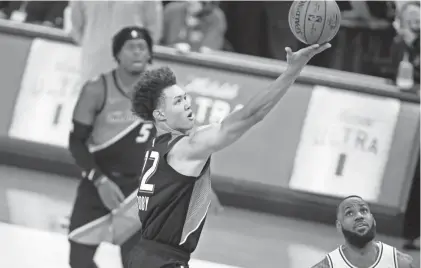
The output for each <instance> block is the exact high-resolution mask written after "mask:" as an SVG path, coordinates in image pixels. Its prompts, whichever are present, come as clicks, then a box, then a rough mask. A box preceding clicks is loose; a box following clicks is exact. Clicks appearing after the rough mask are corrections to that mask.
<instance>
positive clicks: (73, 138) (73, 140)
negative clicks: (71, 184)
mask: <svg viewBox="0 0 421 268" xmlns="http://www.w3.org/2000/svg"><path fill="white" fill-rule="evenodd" d="M88 128H89V127H88V126H85V125H82V124H80V123H77V122H74V127H73V131H72V132H71V133H70V135H69V151H70V153H71V154H72V156H73V159H74V160H75V162H76V165H77V166H78V167H79V168H80V169H81V170H82V174H83V177H87V178H88V179H90V180H93V181H94V180H95V179H97V178H98V177H100V176H101V175H102V173H101V171H100V170H99V168H98V167H97V164H96V162H95V159H94V157H93V155H92V154H91V153H90V152H89V150H88V147H87V146H86V140H87V138H88V137H89V135H90V134H89V133H90V132H91V131H92V128H90V130H89V129H88Z"/></svg>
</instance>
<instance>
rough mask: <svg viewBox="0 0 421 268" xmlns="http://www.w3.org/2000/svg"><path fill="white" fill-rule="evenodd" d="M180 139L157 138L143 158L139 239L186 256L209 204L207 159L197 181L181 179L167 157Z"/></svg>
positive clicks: (194, 241) (167, 136)
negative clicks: (140, 236) (168, 247)
mask: <svg viewBox="0 0 421 268" xmlns="http://www.w3.org/2000/svg"><path fill="white" fill-rule="evenodd" d="M183 137H184V136H182V135H175V134H172V133H167V134H164V135H161V136H159V137H157V138H156V139H155V140H153V141H152V143H151V148H150V149H149V150H148V151H147V153H146V156H145V166H144V169H143V172H142V177H141V181H140V186H139V191H138V207H139V218H140V221H141V222H142V237H143V238H144V239H147V240H153V241H156V242H158V243H161V244H166V245H169V246H172V247H174V248H176V249H178V250H182V251H183V252H186V253H188V254H190V253H192V252H193V251H194V250H195V249H196V247H197V243H198V241H199V237H200V234H201V232H202V228H203V225H204V223H205V219H206V215H207V212H208V209H209V205H210V203H211V195H210V193H211V181H210V159H209V160H208V162H207V163H206V165H205V167H204V168H203V170H202V172H201V174H200V176H199V177H189V176H185V175H181V174H180V173H178V172H177V171H175V170H174V169H173V168H172V167H171V166H170V165H169V164H168V162H167V160H166V155H167V153H168V152H169V151H170V149H171V148H172V147H173V146H174V144H175V143H177V142H178V141H179V140H180V139H181V138H183Z"/></svg>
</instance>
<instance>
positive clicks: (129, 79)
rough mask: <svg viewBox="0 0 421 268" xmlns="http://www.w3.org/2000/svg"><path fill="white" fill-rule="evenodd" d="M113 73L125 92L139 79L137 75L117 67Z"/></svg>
mask: <svg viewBox="0 0 421 268" xmlns="http://www.w3.org/2000/svg"><path fill="white" fill-rule="evenodd" d="M115 73H116V79H117V83H119V85H120V87H121V88H122V89H123V90H124V91H125V92H126V93H130V92H131V91H132V87H133V85H134V83H136V81H137V80H138V79H139V75H133V74H131V73H128V72H127V71H125V70H124V69H122V68H117V69H116V71H115Z"/></svg>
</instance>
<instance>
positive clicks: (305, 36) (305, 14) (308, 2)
mask: <svg viewBox="0 0 421 268" xmlns="http://www.w3.org/2000/svg"><path fill="white" fill-rule="evenodd" d="M310 4H311V1H310V0H308V1H307V8H306V12H305V13H304V29H303V33H304V40H305V41H306V44H308V41H307V32H306V26H307V12H308V8H309V7H310Z"/></svg>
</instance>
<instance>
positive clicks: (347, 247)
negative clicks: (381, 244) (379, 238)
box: [342, 241, 377, 256]
mask: <svg viewBox="0 0 421 268" xmlns="http://www.w3.org/2000/svg"><path fill="white" fill-rule="evenodd" d="M342 249H343V251H344V253H345V254H346V253H348V254H356V255H360V256H361V255H367V254H370V253H372V252H377V244H376V242H374V241H370V242H369V243H368V244H367V245H365V246H364V247H363V248H358V247H355V246H353V245H351V244H350V243H348V242H345V244H344V246H343V247H342Z"/></svg>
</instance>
